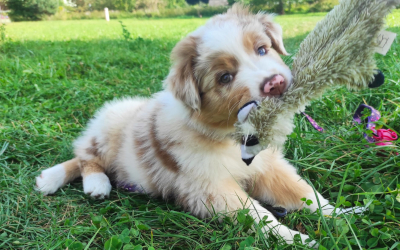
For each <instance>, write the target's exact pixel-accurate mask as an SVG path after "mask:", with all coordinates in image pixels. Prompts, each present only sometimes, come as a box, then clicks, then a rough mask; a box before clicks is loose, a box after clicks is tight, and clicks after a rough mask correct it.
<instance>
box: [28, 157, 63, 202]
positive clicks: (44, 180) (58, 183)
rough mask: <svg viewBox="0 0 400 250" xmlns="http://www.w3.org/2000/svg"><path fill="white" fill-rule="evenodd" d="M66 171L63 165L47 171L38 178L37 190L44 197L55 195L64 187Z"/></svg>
mask: <svg viewBox="0 0 400 250" xmlns="http://www.w3.org/2000/svg"><path fill="white" fill-rule="evenodd" d="M64 180H65V169H64V166H63V165H61V164H58V165H55V166H54V167H51V168H48V169H45V170H43V171H42V173H41V174H40V175H39V176H38V177H36V187H35V189H36V190H37V191H39V192H41V193H42V194H43V195H48V194H53V193H55V192H56V191H57V189H59V188H60V187H62V186H63V185H64Z"/></svg>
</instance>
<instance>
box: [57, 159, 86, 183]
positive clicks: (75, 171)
mask: <svg viewBox="0 0 400 250" xmlns="http://www.w3.org/2000/svg"><path fill="white" fill-rule="evenodd" d="M61 165H63V166H64V170H65V180H64V185H65V184H67V183H68V182H71V181H73V180H74V179H76V178H78V177H79V176H80V175H81V171H80V169H79V158H77V157H76V158H73V159H71V160H69V161H66V162H63V163H61Z"/></svg>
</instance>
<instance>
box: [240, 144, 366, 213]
mask: <svg viewBox="0 0 400 250" xmlns="http://www.w3.org/2000/svg"><path fill="white" fill-rule="evenodd" d="M253 164H260V165H261V166H262V169H263V172H262V173H261V174H258V175H257V176H255V177H254V178H253V179H251V180H250V181H249V183H248V187H247V189H248V192H249V194H250V195H251V196H252V197H253V198H255V199H257V200H260V201H262V202H265V203H268V204H270V205H273V206H281V207H284V208H286V209H287V210H289V211H293V210H298V209H301V208H305V207H306V208H309V209H310V210H311V212H314V211H316V210H317V209H318V208H319V206H318V201H319V203H320V205H321V208H322V214H323V215H331V214H332V212H333V211H334V210H335V207H334V206H332V205H330V204H329V201H328V200H327V199H325V198H324V197H322V195H321V194H320V193H318V191H315V192H314V189H313V188H312V187H311V186H310V185H309V184H308V183H307V182H306V181H305V180H303V179H302V178H301V176H300V175H298V174H297V171H296V168H295V167H293V166H292V165H291V164H289V163H288V162H287V161H286V160H285V159H284V158H283V156H282V154H281V153H279V152H277V151H273V150H268V149H267V150H265V151H263V152H261V153H260V154H259V156H258V157H256V158H255V159H254V163H253ZM302 198H306V199H307V200H311V201H312V204H310V205H307V204H306V203H305V202H303V201H302V200H301V199H302ZM335 212H336V214H337V215H339V214H342V213H348V212H354V213H360V212H363V209H361V208H355V209H354V208H349V209H336V211H335Z"/></svg>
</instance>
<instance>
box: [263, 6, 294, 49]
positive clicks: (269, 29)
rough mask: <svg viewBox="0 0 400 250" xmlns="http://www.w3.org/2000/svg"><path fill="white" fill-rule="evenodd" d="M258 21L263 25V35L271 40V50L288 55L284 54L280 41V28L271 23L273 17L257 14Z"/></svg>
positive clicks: (281, 41)
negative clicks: (265, 34)
mask: <svg viewBox="0 0 400 250" xmlns="http://www.w3.org/2000/svg"><path fill="white" fill-rule="evenodd" d="M258 15H259V21H260V22H261V23H262V24H263V26H264V29H265V33H267V35H268V37H269V38H270V39H271V42H272V48H273V49H274V50H276V51H277V52H278V53H279V54H281V55H285V56H287V55H289V53H287V52H286V49H285V47H284V46H283V40H282V27H281V26H280V25H279V24H277V23H274V22H273V18H274V16H273V15H270V14H261V13H260V14H258Z"/></svg>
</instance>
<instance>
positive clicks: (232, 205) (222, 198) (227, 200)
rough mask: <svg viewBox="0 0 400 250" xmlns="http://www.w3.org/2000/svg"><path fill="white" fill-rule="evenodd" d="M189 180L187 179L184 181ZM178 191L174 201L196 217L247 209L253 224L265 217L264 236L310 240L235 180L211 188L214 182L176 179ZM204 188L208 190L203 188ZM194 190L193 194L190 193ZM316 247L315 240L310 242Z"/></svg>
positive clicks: (222, 182) (288, 240)
mask: <svg viewBox="0 0 400 250" xmlns="http://www.w3.org/2000/svg"><path fill="white" fill-rule="evenodd" d="M186 180H188V179H186ZM178 182H179V189H176V192H177V193H176V194H175V196H176V197H177V199H176V201H177V203H179V204H180V205H182V206H183V207H184V208H185V209H186V210H189V211H190V212H191V213H193V214H194V215H196V216H198V217H202V218H205V217H209V216H210V215H213V213H214V212H215V213H226V212H228V213H229V214H230V215H231V214H232V213H231V212H235V211H237V210H239V209H244V208H248V209H250V212H249V213H250V215H251V216H252V217H253V218H254V220H255V222H256V223H259V222H260V221H261V220H262V219H263V217H264V216H268V221H271V222H270V223H268V224H267V225H266V226H265V227H263V228H262V231H263V232H264V233H267V232H269V231H271V230H272V232H274V233H275V234H278V235H280V236H281V237H282V238H283V239H284V240H285V241H286V242H287V243H289V244H291V243H293V239H294V238H293V237H294V235H296V234H299V235H300V237H301V239H302V241H303V243H304V241H305V240H306V239H308V238H309V237H308V236H307V235H304V234H301V233H299V232H297V231H293V230H291V229H289V228H288V227H286V226H284V225H282V224H281V223H280V222H279V221H278V220H277V219H276V218H275V217H274V216H273V215H272V213H271V212H269V211H268V210H267V209H265V208H264V207H262V206H261V205H260V204H259V202H258V201H256V200H254V199H252V198H250V197H249V196H248V195H247V193H246V192H245V191H243V189H242V188H241V186H240V185H239V184H238V183H237V182H236V181H235V180H234V179H228V180H225V181H221V182H220V183H218V184H216V185H214V184H213V183H207V184H205V183H196V182H193V181H190V182H189V181H185V179H182V180H178ZM204 187H207V188H206V189H205V188H204ZM193 190H196V191H193ZM309 245H310V246H314V245H316V242H315V241H312V242H311V243H309Z"/></svg>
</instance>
